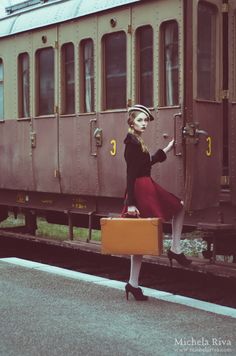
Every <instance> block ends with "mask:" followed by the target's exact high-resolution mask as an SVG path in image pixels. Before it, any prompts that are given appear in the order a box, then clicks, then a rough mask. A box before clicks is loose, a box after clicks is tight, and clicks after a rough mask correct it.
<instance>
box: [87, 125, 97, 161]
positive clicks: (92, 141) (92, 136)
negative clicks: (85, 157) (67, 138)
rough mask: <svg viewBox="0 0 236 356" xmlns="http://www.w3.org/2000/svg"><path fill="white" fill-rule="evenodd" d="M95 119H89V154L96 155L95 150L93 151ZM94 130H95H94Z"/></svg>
mask: <svg viewBox="0 0 236 356" xmlns="http://www.w3.org/2000/svg"><path fill="white" fill-rule="evenodd" d="M96 122H97V119H91V120H90V121H89V126H90V156H93V157H97V150H96V151H94V148H93V146H94V134H93V127H94V124H96ZM95 131H96V130H95Z"/></svg>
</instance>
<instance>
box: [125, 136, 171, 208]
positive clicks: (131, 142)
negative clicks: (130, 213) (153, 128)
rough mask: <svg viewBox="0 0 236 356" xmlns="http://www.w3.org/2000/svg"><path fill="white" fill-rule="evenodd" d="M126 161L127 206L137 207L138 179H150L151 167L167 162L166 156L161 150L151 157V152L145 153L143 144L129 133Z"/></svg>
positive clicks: (126, 145)
mask: <svg viewBox="0 0 236 356" xmlns="http://www.w3.org/2000/svg"><path fill="white" fill-rule="evenodd" d="M124 143H125V153H124V156H125V160H126V163H127V201H126V204H127V205H128V206H130V205H136V202H135V197H134V183H135V180H136V178H138V177H150V175H151V166H152V165H153V164H155V163H157V162H163V161H165V160H166V154H165V152H164V151H163V150H161V149H159V150H157V151H156V153H155V154H154V155H152V156H150V154H149V152H143V150H142V146H141V143H140V142H139V140H138V139H137V138H136V137H135V136H134V135H132V134H130V133H128V134H127V136H126V138H125V140H124Z"/></svg>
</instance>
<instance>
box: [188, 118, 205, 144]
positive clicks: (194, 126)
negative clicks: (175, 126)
mask: <svg viewBox="0 0 236 356" xmlns="http://www.w3.org/2000/svg"><path fill="white" fill-rule="evenodd" d="M182 132H183V137H184V138H185V139H188V140H190V141H192V143H195V144H196V143H198V141H199V136H200V135H204V136H206V137H208V132H207V131H205V130H201V129H199V122H188V123H187V124H186V126H185V127H184V128H183V131H182Z"/></svg>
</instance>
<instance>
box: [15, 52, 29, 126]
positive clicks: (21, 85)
mask: <svg viewBox="0 0 236 356" xmlns="http://www.w3.org/2000/svg"><path fill="white" fill-rule="evenodd" d="M25 55H26V56H27V57H26V58H27V60H28V67H27V69H28V115H24V76H23V75H22V69H23V67H22V66H23V63H22V61H21V58H22V57H23V56H25ZM17 62H18V63H17V64H18V66H17V68H18V76H17V78H18V117H19V119H24V118H27V119H28V118H30V56H29V53H28V52H22V53H19V55H18V61H17Z"/></svg>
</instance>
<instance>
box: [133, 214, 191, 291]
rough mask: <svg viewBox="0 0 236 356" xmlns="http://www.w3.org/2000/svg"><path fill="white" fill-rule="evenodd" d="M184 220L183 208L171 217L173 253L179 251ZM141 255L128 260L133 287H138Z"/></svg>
mask: <svg viewBox="0 0 236 356" xmlns="http://www.w3.org/2000/svg"><path fill="white" fill-rule="evenodd" d="M183 222H184V208H183V209H182V210H180V211H179V212H178V214H176V215H175V216H174V217H173V219H172V242H171V251H172V252H174V253H177V254H179V253H181V248H180V238H181V233H182V227H183ZM142 258H143V256H142V255H132V256H131V261H130V278H129V284H131V285H132V286H133V287H134V288H137V287H138V280H139V274H140V269H141V265H142Z"/></svg>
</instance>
